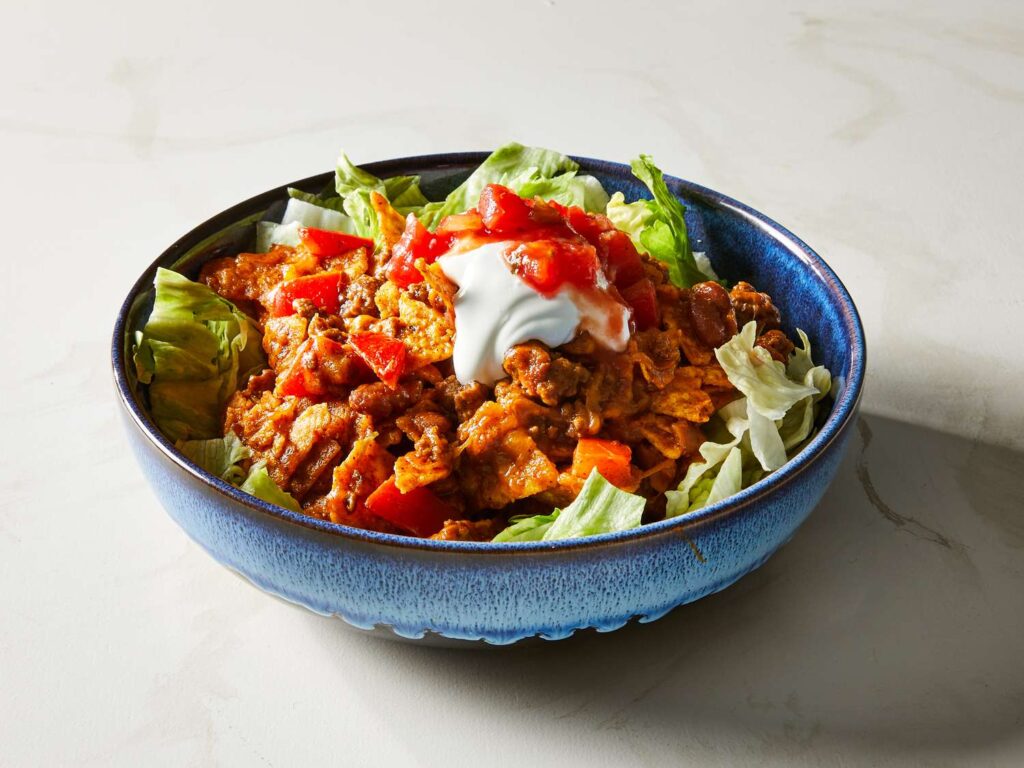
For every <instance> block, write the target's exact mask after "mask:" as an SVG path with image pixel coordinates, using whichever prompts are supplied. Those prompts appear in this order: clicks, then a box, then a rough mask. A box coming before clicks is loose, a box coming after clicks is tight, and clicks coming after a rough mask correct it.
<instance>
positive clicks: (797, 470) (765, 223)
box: [111, 151, 866, 555]
mask: <svg viewBox="0 0 1024 768" xmlns="http://www.w3.org/2000/svg"><path fill="white" fill-rule="evenodd" d="M489 154H490V152H486V151H480V152H451V153H437V154H426V155H410V156H407V157H398V158H391V159H387V160H381V161H376V162H373V163H364V164H362V165H361V167H363V168H366V169H367V170H368V171H369V172H371V173H374V174H375V175H378V176H384V175H387V174H388V173H390V172H395V171H402V170H407V168H408V166H414V167H419V168H423V169H426V168H430V169H432V170H435V169H436V170H444V169H446V168H452V169H453V170H455V169H461V168H462V167H463V166H466V165H467V164H479V163H480V162H482V161H483V160H484V158H486V157H487V156H488V155H489ZM571 157H572V159H573V160H575V161H577V162H579V163H580V165H581V166H583V167H584V168H596V169H601V170H603V171H607V172H612V173H614V174H618V175H620V176H622V177H623V178H628V177H629V176H631V171H630V168H629V166H628V165H625V164H623V163H617V162H613V161H609V160H599V159H596V158H590V157H584V156H577V155H572V156H571ZM332 173H333V172H327V173H322V174H316V175H314V176H309V177H307V178H305V179H300V180H297V181H292V182H289V183H288V184H284V185H282V186H279V187H276V188H274V189H270V190H267V191H265V192H261V193H260V194H257V195H254V196H253V197H250V198H248V199H246V200H243V201H242V202H240V203H237V204H235V205H233V206H231V207H229V208H227V209H225V210H224V211H221V212H220V213H218V214H216V215H215V216H212V217H210V218H209V219H207V220H206V221H204V222H202V223H201V224H199V225H197V226H195V227H193V228H192V229H191V230H189V231H188V232H187V233H186V234H184V235H182V236H181V237H179V238H178V239H177V240H175V241H174V243H172V244H171V245H170V246H169V247H168V248H166V249H165V250H164V251H163V252H162V253H161V254H160V255H159V256H158V257H157V258H156V259H155V260H154V261H153V262H152V263H151V264H150V265H149V266H148V267H147V268H146V269H145V270H144V271H143V273H142V274H141V275H140V276H139V277H138V279H136V281H135V283H134V284H133V285H132V287H131V290H130V291H129V292H128V295H127V297H126V298H125V300H124V301H123V302H122V304H121V307H120V309H119V310H118V313H117V318H116V321H115V323H114V332H113V339H112V343H111V365H112V368H113V375H114V384H115V387H116V389H117V394H118V399H119V400H120V402H121V405H122V406H123V407H124V408H125V410H126V412H127V414H128V416H129V417H130V419H131V421H132V422H133V423H134V425H135V427H136V428H137V429H138V430H139V431H140V432H141V433H142V435H143V436H144V437H145V438H147V439H148V440H149V441H150V442H151V443H152V444H153V446H154V447H155V448H156V449H157V450H158V451H160V452H161V453H162V454H163V455H164V456H165V457H166V458H167V459H169V460H170V461H171V462H172V463H174V464H176V465H177V466H178V467H179V468H181V469H182V470H184V471H185V472H187V473H188V474H190V475H191V476H192V477H193V478H194V479H196V480H198V481H200V482H201V483H203V484H204V485H206V486H207V487H209V488H210V489H211V490H213V491H215V492H216V493H218V494H220V495H222V496H226V497H227V498H229V499H231V500H232V501H234V502H236V503H238V504H241V505H243V506H245V507H247V508H248V509H250V510H251V511H254V512H257V513H260V514H263V515H268V516H270V517H272V518H274V519H276V520H278V521H281V522H283V523H287V524H291V525H296V526H298V527H300V528H304V529H312V530H314V531H317V532H320V533H323V534H327V535H330V536H333V537H337V538H338V539H339V540H348V541H352V542H358V543H362V544H371V545H381V546H384V547H388V548H391V547H394V548H399V549H413V550H429V551H434V552H448V553H453V554H464V555H496V554H497V555H500V554H527V553H535V554H547V553H552V552H562V551H579V550H585V549H592V548H596V547H605V546H612V545H618V544H624V543H627V542H640V541H643V540H647V539H650V538H652V537H660V536H665V535H670V536H675V535H682V536H683V538H687V537H686V533H687V532H688V531H692V530H694V529H696V528H699V527H704V526H706V525H709V524H713V523H716V522H718V521H720V520H722V519H723V518H726V517H732V516H734V515H740V514H744V513H750V512H751V511H752V510H755V508H756V507H757V506H758V503H759V502H760V501H761V500H763V499H764V498H765V496H767V495H769V494H771V493H773V492H775V491H776V490H778V489H780V488H782V487H783V486H785V485H788V484H789V483H791V482H793V481H794V480H796V479H797V478H798V477H799V476H801V475H802V474H804V472H805V471H807V470H808V469H809V468H810V467H811V465H813V464H815V463H816V462H818V461H819V460H820V459H821V458H822V457H823V456H824V454H825V452H826V451H827V449H828V448H829V446H831V445H832V444H833V443H834V442H835V441H836V440H837V439H838V438H839V437H840V436H841V435H842V434H843V433H844V432H845V430H846V428H847V427H848V425H849V423H850V422H851V421H852V419H853V418H854V417H855V415H856V413H857V407H858V405H859V403H860V399H861V393H862V389H863V383H864V372H865V366H866V345H865V340H864V329H863V326H862V324H861V320H860V315H859V313H858V312H857V308H856V305H855V304H854V302H853V298H852V297H851V296H850V293H849V291H848V290H847V289H846V286H845V285H843V283H842V281H841V280H840V279H839V277H838V276H837V275H836V273H835V272H834V271H833V270H832V268H831V267H830V266H829V265H828V264H827V263H826V262H825V260H824V259H822V258H821V256H819V255H818V254H817V253H816V252H815V251H814V250H813V249H812V248H811V247H810V246H808V245H807V244H806V243H805V242H804V241H803V240H801V239H800V238H799V237H797V236H796V235H795V234H793V233H792V232H790V231H789V230H788V229H786V228H785V227H783V226H782V225H781V224H779V223H778V222H776V221H774V220H773V219H771V218H769V217H768V216H766V215H764V214H763V213H761V212H759V211H757V210H755V209H753V208H751V207H750V206H748V205H746V204H745V203H742V202H740V201H738V200H736V199H734V198H731V197H729V196H727V195H724V194H722V193H721V192H717V191H716V190H713V189H710V188H708V187H704V186H702V185H700V184H696V183H694V182H691V181H687V180H685V179H681V178H678V177H675V176H669V175H668V174H666V175H665V181H666V183H667V184H668V187H669V189H670V190H671V191H672V192H673V194H676V195H677V196H679V195H680V194H681V193H690V194H691V195H693V196H696V197H700V198H701V202H702V203H704V204H707V205H711V206H713V207H718V208H722V209H726V210H729V211H731V212H733V213H735V214H738V215H739V216H741V217H742V218H744V219H746V220H747V221H748V222H749V223H751V224H753V225H754V226H756V227H758V228H759V229H761V230H762V231H763V232H765V233H766V234H768V235H769V236H771V237H773V238H774V239H776V240H777V241H778V242H780V243H781V244H782V245H783V246H784V248H785V249H786V250H787V251H788V252H789V253H790V254H791V255H792V256H793V257H795V258H797V259H798V260H799V261H801V262H802V263H803V265H804V266H805V267H807V268H809V269H810V270H811V272H812V273H814V274H815V276H816V277H817V278H818V279H819V280H820V281H821V282H822V283H823V285H824V286H825V287H826V288H827V290H828V292H829V294H830V295H831V296H832V297H833V299H834V300H836V301H837V303H838V305H839V309H840V312H841V317H842V321H843V323H844V325H845V326H846V329H847V333H848V335H849V337H850V338H851V339H852V340H853V344H852V348H851V350H850V375H849V378H848V380H847V382H846V386H845V387H844V389H843V393H842V395H841V396H840V398H839V399H838V400H836V401H835V403H834V405H833V407H832V411H831V413H829V415H828V418H827V419H826V420H825V423H824V424H823V425H822V427H821V429H820V430H819V431H818V434H817V435H815V436H814V438H813V439H812V440H811V442H810V443H808V444H807V445H806V446H804V448H803V449H802V450H801V451H800V452H799V453H798V454H797V455H796V456H794V457H793V458H792V459H790V460H789V461H787V462H786V464H785V465H783V466H782V467H781V468H780V469H778V470H776V471H775V472H772V473H771V474H769V475H767V476H765V477H763V478H762V479H761V480H758V481H757V482H756V483H754V484H753V485H750V486H748V487H747V488H744V489H743V490H741V491H740V492H739V493H737V494H735V495H733V496H729V497H727V498H725V499H723V500H721V501H718V502H715V503H714V504H710V505H708V506H706V507H702V508H701V509H699V510H696V511H694V512H689V513H685V514H682V515H679V516H677V517H674V518H669V519H666V520H660V521H658V522H654V523H648V524H645V525H641V526H639V527H637V528H632V529H629V530H625V531H615V532H612V533H603V534H598V535H595V536H586V537H582V538H578V539H559V540H555V541H535V542H492V541H487V542H475V541H440V540H433V539H419V538H413V537H410V536H399V535H396V534H389V533H378V532H376V531H367V530H363V529H361V528H354V527H351V526H347V525H342V524H340V523H332V522H329V521H326V520H321V519H319V518H314V517H310V516H308V515H305V514H303V513H301V512H293V511H291V510H288V509H285V508H284V507H280V506H278V505H276V504H271V503H269V502H266V501H263V500H262V499H258V498H256V497H255V496H251V495H249V494H248V493H245V492H244V491H241V490H240V489H238V488H236V487H235V486H233V485H231V484H230V483H228V482H226V481H224V480H222V479H221V478H219V477H216V476H214V475H212V474H210V473H209V472H207V471H206V470H204V469H202V468H200V467H199V466H197V465H195V464H193V463H192V462H191V461H189V460H188V459H186V458H185V457H184V455H182V454H181V453H180V452H179V451H178V450H177V449H176V448H175V447H174V443H173V442H171V441H170V440H169V439H168V438H166V437H165V436H164V435H163V434H162V433H161V432H160V430H159V429H157V427H156V425H155V423H154V422H153V421H152V419H151V418H150V417H149V414H148V413H147V412H146V409H145V408H144V407H143V405H142V403H141V402H139V401H138V399H137V398H136V397H135V395H134V394H133V393H132V390H131V386H130V383H129V380H128V376H127V364H128V363H129V362H130V360H129V359H128V356H127V355H126V354H125V349H126V344H125V341H126V340H125V332H126V329H127V327H128V319H129V317H130V315H131V311H132V309H133V307H134V305H135V303H136V301H137V299H138V297H139V296H140V295H141V294H142V293H143V292H145V291H147V290H149V289H150V288H151V287H152V284H153V275H154V274H155V272H156V269H157V268H158V267H160V266H165V265H173V264H174V263H176V262H177V261H178V260H179V259H180V258H181V257H182V256H183V255H184V254H185V253H187V252H188V250H189V249H191V248H193V247H195V246H196V245H197V244H198V243H201V242H202V241H203V240H204V239H205V238H207V237H209V236H210V235H211V234H212V233H215V232H218V231H220V230H222V229H225V228H226V227H229V226H230V225H232V224H234V223H237V222H238V221H240V220H242V219H244V218H246V217H247V216H251V215H253V211H254V209H255V208H256V207H257V206H260V205H262V206H264V207H267V206H269V205H270V204H272V203H274V202H277V201H279V200H282V199H284V198H285V197H286V196H287V189H288V188H289V187H298V188H300V189H305V188H307V187H310V186H313V185H315V184H317V183H318V182H319V183H321V185H322V184H323V183H324V182H326V181H327V180H328V179H329V177H330V176H331V175H332ZM168 268H171V267H170V266H169V267H168Z"/></svg>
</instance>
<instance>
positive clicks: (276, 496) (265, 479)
mask: <svg viewBox="0 0 1024 768" xmlns="http://www.w3.org/2000/svg"><path fill="white" fill-rule="evenodd" d="M240 489H241V490H243V491H245V492H246V493H249V494H252V495H253V496H255V497H256V498H258V499H263V500H264V501H268V502H270V503H271V504H277V505H278V506H279V507H284V508H285V509H290V510H291V511H292V512H301V511H302V507H300V506H299V502H297V501H296V500H295V497H294V496H292V495H291V494H290V493H288V492H287V491H282V490H281V487H280V486H279V485H278V484H277V483H275V482H274V478H272V477H271V476H270V473H268V472H267V466H266V464H265V463H264V462H262V461H259V462H256V463H255V464H253V465H252V467H251V468H250V469H249V476H248V477H246V478H245V482H244V483H242V485H241V486H240Z"/></svg>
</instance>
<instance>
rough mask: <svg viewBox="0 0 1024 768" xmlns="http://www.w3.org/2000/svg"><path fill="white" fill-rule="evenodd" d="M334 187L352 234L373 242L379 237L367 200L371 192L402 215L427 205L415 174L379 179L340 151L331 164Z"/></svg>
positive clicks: (372, 212)
mask: <svg viewBox="0 0 1024 768" xmlns="http://www.w3.org/2000/svg"><path fill="white" fill-rule="evenodd" d="M334 189H335V191H336V192H337V193H338V195H340V197H341V198H342V199H343V203H342V206H343V208H344V210H345V213H346V214H348V216H349V217H350V218H351V219H352V222H353V231H352V234H356V235H359V236H360V237H369V238H372V239H373V240H375V241H379V239H380V223H379V221H378V218H377V212H376V211H375V210H374V208H373V205H372V204H371V203H370V193H371V192H378V193H380V194H381V195H383V196H384V197H386V198H387V199H388V202H389V203H391V205H392V206H394V208H395V209H396V210H397V211H398V212H399V213H401V214H402V215H403V216H405V215H408V214H409V213H416V214H419V212H420V210H421V209H422V208H423V206H425V205H426V204H427V198H426V197H425V196H424V195H423V192H422V191H421V190H420V177H419V176H394V177H392V178H389V179H379V178H377V177H376V176H374V175H373V174H372V173H370V172H368V171H364V170H363V169H362V168H360V167H358V166H356V165H353V163H352V161H351V160H349V159H348V155H346V154H345V153H344V152H342V153H341V154H340V155H339V156H338V162H337V165H336V167H335V172H334ZM378 246H379V242H378Z"/></svg>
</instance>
